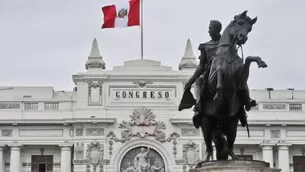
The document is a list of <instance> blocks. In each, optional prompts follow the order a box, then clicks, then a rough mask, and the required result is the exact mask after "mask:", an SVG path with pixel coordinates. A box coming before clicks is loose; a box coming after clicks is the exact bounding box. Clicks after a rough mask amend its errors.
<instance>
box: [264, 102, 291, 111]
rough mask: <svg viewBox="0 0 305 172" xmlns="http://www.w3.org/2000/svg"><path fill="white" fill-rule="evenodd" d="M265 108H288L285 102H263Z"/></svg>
mask: <svg viewBox="0 0 305 172" xmlns="http://www.w3.org/2000/svg"><path fill="white" fill-rule="evenodd" d="M263 109H267V110H274V109H281V110H285V109H286V104H285V103H265V104H263Z"/></svg>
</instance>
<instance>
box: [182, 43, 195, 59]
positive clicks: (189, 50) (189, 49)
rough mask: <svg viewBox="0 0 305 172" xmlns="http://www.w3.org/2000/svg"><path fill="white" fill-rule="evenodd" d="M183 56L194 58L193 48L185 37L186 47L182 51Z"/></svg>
mask: <svg viewBox="0 0 305 172" xmlns="http://www.w3.org/2000/svg"><path fill="white" fill-rule="evenodd" d="M184 57H187V58H192V57H193V58H196V57H195V55H194V52H193V48H192V43H191V40H190V38H188V39H187V41H186V47H185V52H184Z"/></svg>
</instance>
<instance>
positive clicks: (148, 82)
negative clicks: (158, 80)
mask: <svg viewBox="0 0 305 172" xmlns="http://www.w3.org/2000/svg"><path fill="white" fill-rule="evenodd" d="M132 83H133V84H137V85H138V86H139V87H141V88H143V87H145V86H146V85H147V84H152V83H153V82H151V81H145V80H139V81H133V82H132Z"/></svg>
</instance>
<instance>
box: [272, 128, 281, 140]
mask: <svg viewBox="0 0 305 172" xmlns="http://www.w3.org/2000/svg"><path fill="white" fill-rule="evenodd" d="M270 132H271V138H280V137H281V130H270Z"/></svg>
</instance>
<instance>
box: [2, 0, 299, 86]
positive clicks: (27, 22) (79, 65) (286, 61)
mask: <svg viewBox="0 0 305 172" xmlns="http://www.w3.org/2000/svg"><path fill="white" fill-rule="evenodd" d="M119 1H122V0H43V1H42V0H26V1H25V0H0V57H1V68H0V73H1V79H0V85H52V86H54V88H55V89H56V90H72V88H73V87H74V83H73V81H72V74H74V73H77V72H83V71H85V66H84V65H85V63H86V60H87V57H88V55H89V53H90V48H91V43H92V40H93V38H94V37H96V38H97V40H98V43H99V48H100V52H101V54H102V56H103V58H104V61H105V62H106V68H107V69H112V67H113V66H117V65H122V64H123V62H124V61H127V60H132V59H137V58H140V29H139V27H131V28H118V29H107V30H101V29H100V27H101V24H102V14H101V10H100V8H101V7H102V6H103V5H106V4H112V3H115V2H119ZM246 9H247V10H248V15H249V16H250V17H252V18H253V17H255V16H257V17H258V21H257V23H256V24H255V26H254V27H253V29H252V32H251V33H250V35H249V39H248V42H247V44H246V45H245V46H244V47H243V48H244V54H245V56H248V55H253V56H254V55H258V56H261V57H262V58H263V59H264V60H265V61H266V63H267V64H268V65H269V67H268V68H266V69H258V68H257V66H256V65H253V66H252V67H251V74H250V78H249V87H250V89H263V88H266V87H273V88H275V89H285V88H288V87H293V88H295V89H305V81H304V79H305V76H304V74H305V67H304V62H305V60H304V58H305V56H304V49H305V44H304V40H305V32H304V31H305V22H304V21H305V20H304V18H305V1H304V0H246V1H245V0H230V1H228V0H213V1H212V0H210V1H207V0H144V56H145V58H147V59H152V60H159V61H162V64H163V65H168V66H171V67H173V69H175V70H177V69H178V64H179V62H180V60H181V57H182V55H183V53H184V48H185V44H186V40H187V38H190V39H191V41H192V45H193V49H194V52H195V54H196V55H199V52H198V51H197V47H198V44H199V43H200V42H206V41H208V40H209V37H208V33H207V30H208V24H209V21H210V20H211V19H217V20H220V21H221V22H222V24H223V28H225V27H226V26H227V24H228V23H229V22H230V21H231V20H232V19H233V17H234V15H235V14H239V13H241V12H243V11H244V10H246Z"/></svg>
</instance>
